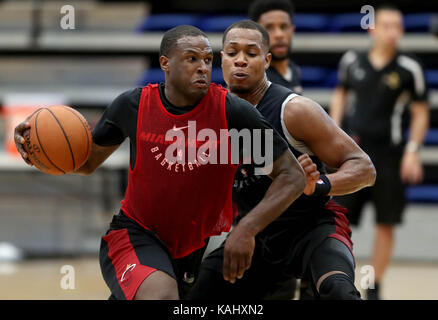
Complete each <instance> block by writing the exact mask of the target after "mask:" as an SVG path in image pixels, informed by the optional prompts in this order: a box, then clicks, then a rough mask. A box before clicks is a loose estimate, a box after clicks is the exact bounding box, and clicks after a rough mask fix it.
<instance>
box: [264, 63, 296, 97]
mask: <svg viewBox="0 0 438 320" xmlns="http://www.w3.org/2000/svg"><path fill="white" fill-rule="evenodd" d="M266 76H267V77H268V80H269V81H271V82H273V83H276V84H279V85H281V86H283V87H286V88H288V89H290V90H292V91H293V92H295V93H298V94H302V93H303V88H302V87H301V72H300V69H299V67H298V66H297V65H296V64H295V63H294V62H293V61H292V60H289V75H288V79H286V78H285V77H284V76H283V75H281V74H280V73H279V72H278V71H277V70H276V69H275V68H274V67H273V66H272V65H271V66H270V67H269V68H268V70H266Z"/></svg>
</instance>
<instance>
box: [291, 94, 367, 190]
mask: <svg viewBox="0 0 438 320" xmlns="http://www.w3.org/2000/svg"><path fill="white" fill-rule="evenodd" d="M284 121H285V124H286V127H287V129H288V131H289V133H290V134H291V135H292V136H293V137H294V138H295V139H297V140H300V141H303V142H305V143H306V145H307V146H308V147H309V149H310V150H311V151H312V152H313V153H314V154H315V156H317V157H318V158H319V159H320V160H321V161H322V162H324V163H325V164H327V165H328V166H329V167H332V168H336V169H337V171H336V172H335V173H332V174H328V175H327V178H328V179H329V180H330V184H331V190H330V193H329V195H343V194H348V193H353V192H355V191H357V190H360V189H362V188H364V187H366V186H371V185H373V184H374V181H375V178H376V171H375V168H374V165H373V164H372V162H371V160H370V158H369V157H368V155H367V154H366V153H365V152H364V151H363V150H362V149H360V147H359V146H358V145H357V144H356V143H355V142H354V141H353V140H352V139H351V138H350V137H349V136H348V135H347V134H346V133H345V132H344V131H343V130H341V129H340V128H339V127H338V126H337V125H336V124H335V123H334V121H333V120H332V119H331V118H330V117H329V116H328V115H327V114H326V112H325V111H324V109H322V107H321V106H319V105H318V104H317V103H315V102H314V101H312V100H310V99H308V98H305V97H296V98H294V99H292V100H291V101H289V102H288V103H287V105H286V109H285V113H284Z"/></svg>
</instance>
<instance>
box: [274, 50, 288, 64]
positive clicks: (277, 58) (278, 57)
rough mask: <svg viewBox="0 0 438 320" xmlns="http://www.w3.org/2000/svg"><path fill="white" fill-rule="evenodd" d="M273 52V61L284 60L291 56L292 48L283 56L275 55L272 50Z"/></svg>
mask: <svg viewBox="0 0 438 320" xmlns="http://www.w3.org/2000/svg"><path fill="white" fill-rule="evenodd" d="M271 54H272V60H273V61H283V60H286V59H288V58H289V54H290V50H288V51H287V53H286V54H285V55H282V56H277V55H274V54H273V53H272V52H271Z"/></svg>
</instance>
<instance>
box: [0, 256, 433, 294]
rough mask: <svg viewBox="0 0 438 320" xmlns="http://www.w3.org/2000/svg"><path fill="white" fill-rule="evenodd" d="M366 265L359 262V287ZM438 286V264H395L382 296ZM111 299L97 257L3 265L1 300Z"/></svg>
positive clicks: (422, 291) (430, 290)
mask: <svg viewBox="0 0 438 320" xmlns="http://www.w3.org/2000/svg"><path fill="white" fill-rule="evenodd" d="M365 263H366V261H357V268H356V285H357V286H358V288H360V284H361V280H362V277H363V276H364V274H361V273H360V271H361V269H362V267H363V266H364V265H365ZM362 270H363V269H362ZM72 271H73V272H74V277H73V278H72V277H71V276H72V275H73V273H72ZM65 276H68V277H69V278H68V280H71V281H68V280H67V278H64V277H65ZM437 287H438V262H436V263H429V262H428V263H420V262H416V263H414V262H393V263H392V264H391V265H390V267H389V270H388V271H387V274H386V278H385V281H384V283H383V297H384V298H385V299H391V300H392V299H394V300H438V292H437V290H436V288H437ZM361 291H362V290H361ZM108 296H109V290H108V288H107V287H106V285H105V283H104V281H103V279H102V276H101V273H100V268H99V262H98V260H97V257H96V258H89V257H87V258H78V259H63V260H59V259H55V260H30V261H25V262H18V263H9V262H8V263H6V262H4V263H0V300H29V299H31V300H34V299H36V300H52V299H54V300H105V299H107V298H108Z"/></svg>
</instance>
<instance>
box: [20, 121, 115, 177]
mask: <svg viewBox="0 0 438 320" xmlns="http://www.w3.org/2000/svg"><path fill="white" fill-rule="evenodd" d="M28 129H30V124H29V122H28V121H27V119H26V120H25V121H23V122H22V123H20V124H18V125H17V126H16V127H15V129H14V141H15V146H16V148H17V151H18V152H19V153H20V155H21V157H22V158H23V160H24V161H25V162H26V163H27V164H28V165H30V166H32V162H30V160H29V155H28V154H27V152H26V151H25V149H24V143H25V140H24V137H23V134H24V132H25V131H26V130H28ZM119 146H120V144H118V145H114V146H107V147H103V146H99V145H97V144H95V143H93V145H92V148H91V153H90V156H89V158H88V160H87V162H85V164H84V165H83V166H82V167H80V168H79V169H77V170H76V171H73V172H72V173H73V174H80V175H89V174H91V173H93V172H94V170H96V168H97V167H99V166H100V165H101V164H102V163H103V162H104V161H105V160H106V159H107V158H108V157H109V156H110V155H111V154H112V153H113V152H114V151H115V150H116V149H117V148H118V147H119Z"/></svg>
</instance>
